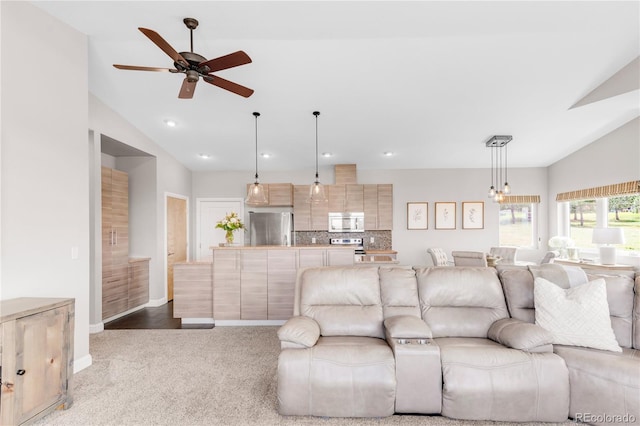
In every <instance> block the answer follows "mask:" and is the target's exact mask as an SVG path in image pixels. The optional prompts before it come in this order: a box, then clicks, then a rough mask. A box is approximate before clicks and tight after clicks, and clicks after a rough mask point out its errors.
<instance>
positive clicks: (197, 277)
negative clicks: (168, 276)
mask: <svg viewBox="0 0 640 426" xmlns="http://www.w3.org/2000/svg"><path fill="white" fill-rule="evenodd" d="M212 279H213V273H212V267H211V264H210V263H196V264H187V263H178V264H176V265H174V267H173V293H174V299H173V317H174V318H213V286H212V284H213V283H212Z"/></svg>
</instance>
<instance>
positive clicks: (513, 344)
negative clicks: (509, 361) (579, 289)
mask: <svg viewBox="0 0 640 426" xmlns="http://www.w3.org/2000/svg"><path fill="white" fill-rule="evenodd" d="M487 337H488V338H489V339H491V340H493V341H494V342H498V343H500V344H501V345H504V346H507V347H509V348H513V349H520V350H522V351H525V352H552V351H553V346H552V345H551V343H552V341H553V334H551V333H550V332H549V331H547V330H545V329H544V328H542V327H540V326H539V325H536V324H531V323H528V322H524V321H520V320H517V319H515V318H503V319H501V320H498V321H496V322H494V323H493V324H492V325H491V327H490V328H489V331H488V333H487Z"/></svg>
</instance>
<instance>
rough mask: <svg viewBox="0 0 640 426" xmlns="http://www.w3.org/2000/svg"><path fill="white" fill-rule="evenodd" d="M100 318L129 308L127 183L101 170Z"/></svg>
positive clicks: (121, 174)
mask: <svg viewBox="0 0 640 426" xmlns="http://www.w3.org/2000/svg"><path fill="white" fill-rule="evenodd" d="M101 186H102V319H106V318H109V317H112V316H114V315H117V314H119V313H121V312H124V311H126V310H127V309H128V306H129V295H128V292H129V180H128V175H127V174H126V173H125V172H121V171H119V170H114V169H110V168H108V167H102V185H101Z"/></svg>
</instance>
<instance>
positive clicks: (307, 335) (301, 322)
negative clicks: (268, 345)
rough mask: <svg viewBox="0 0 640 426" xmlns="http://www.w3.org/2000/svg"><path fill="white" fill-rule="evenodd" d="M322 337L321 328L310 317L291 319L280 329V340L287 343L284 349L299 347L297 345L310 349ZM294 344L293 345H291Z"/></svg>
mask: <svg viewBox="0 0 640 426" xmlns="http://www.w3.org/2000/svg"><path fill="white" fill-rule="evenodd" d="M319 337H320V326H319V325H318V323H317V322H316V321H315V320H313V319H311V318H309V317H301V316H298V317H291V318H289V319H288V320H287V322H285V323H284V324H283V325H282V327H280V328H279V329H278V339H280V341H281V342H286V343H287V344H286V345H285V346H284V347H297V346H296V345H299V346H302V347H306V348H310V347H311V346H313V345H315V344H316V342H317V341H318V338H319ZM289 343H292V344H293V346H292V345H289Z"/></svg>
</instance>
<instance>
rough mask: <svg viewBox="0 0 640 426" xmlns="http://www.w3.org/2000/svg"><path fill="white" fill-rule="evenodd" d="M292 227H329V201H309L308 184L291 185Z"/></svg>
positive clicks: (313, 228)
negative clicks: (315, 202) (317, 202)
mask: <svg viewBox="0 0 640 426" xmlns="http://www.w3.org/2000/svg"><path fill="white" fill-rule="evenodd" d="M293 229H295V230H296V231H326V230H328V229H329V203H319V204H313V203H310V202H309V185H294V186H293Z"/></svg>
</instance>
